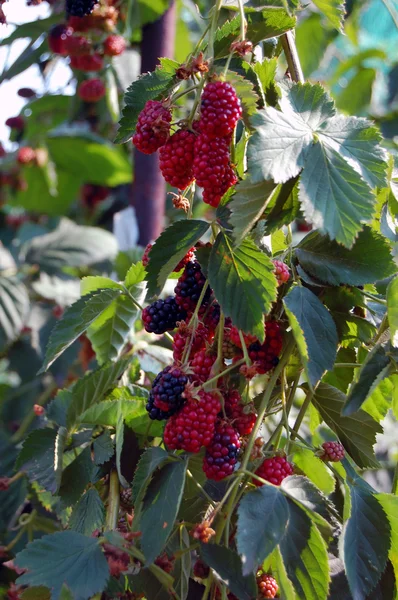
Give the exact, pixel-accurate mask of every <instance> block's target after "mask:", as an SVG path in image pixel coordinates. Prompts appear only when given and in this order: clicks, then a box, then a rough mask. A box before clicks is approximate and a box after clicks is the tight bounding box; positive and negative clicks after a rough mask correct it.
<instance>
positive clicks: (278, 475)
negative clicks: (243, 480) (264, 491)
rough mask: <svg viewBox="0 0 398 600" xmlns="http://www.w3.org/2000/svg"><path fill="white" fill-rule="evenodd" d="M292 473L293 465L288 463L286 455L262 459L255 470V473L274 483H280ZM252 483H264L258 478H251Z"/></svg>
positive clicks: (257, 484) (258, 484)
mask: <svg viewBox="0 0 398 600" xmlns="http://www.w3.org/2000/svg"><path fill="white" fill-rule="evenodd" d="M292 474H293V465H292V464H291V463H289V462H288V461H287V459H286V456H272V457H270V458H266V459H264V460H263V462H262V463H261V465H260V466H259V467H258V469H257V470H256V475H258V477H261V478H262V479H265V481H269V482H270V483H273V484H274V485H280V484H281V483H282V481H283V480H284V479H285V477H288V476H289V475H292ZM253 483H254V485H256V486H258V487H261V486H262V485H264V484H263V483H261V481H259V480H258V479H255V478H253Z"/></svg>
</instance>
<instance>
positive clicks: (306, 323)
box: [283, 286, 338, 386]
mask: <svg viewBox="0 0 398 600" xmlns="http://www.w3.org/2000/svg"><path fill="white" fill-rule="evenodd" d="M283 302H284V305H285V309H286V312H287V315H288V318H289V322H290V325H291V326H292V329H293V335H294V336H295V338H296V342H297V345H298V349H299V352H300V355H301V358H302V360H303V363H304V366H305V369H306V371H307V373H308V377H309V381H310V383H311V385H313V386H314V385H315V384H316V383H317V382H318V381H319V380H320V379H321V378H322V376H323V374H324V373H325V372H326V371H328V370H329V369H332V368H333V365H334V361H335V359H336V353H337V341H338V340H337V331H336V326H335V324H334V321H333V319H332V317H331V316H330V313H329V311H328V310H327V309H326V308H325V307H324V305H323V304H322V303H321V301H320V300H319V299H318V298H317V297H316V296H315V294H313V293H312V292H310V290H309V289H307V288H304V287H302V286H297V287H295V288H293V289H292V290H291V291H290V292H289V293H288V294H287V296H285V298H284V300H283Z"/></svg>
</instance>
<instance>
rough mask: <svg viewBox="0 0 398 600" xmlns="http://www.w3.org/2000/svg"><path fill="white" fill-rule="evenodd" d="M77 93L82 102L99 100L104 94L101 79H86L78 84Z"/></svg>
mask: <svg viewBox="0 0 398 600" xmlns="http://www.w3.org/2000/svg"><path fill="white" fill-rule="evenodd" d="M78 94H79V97H80V98H81V99H82V100H83V101H84V102H99V101H100V100H101V99H102V98H103V97H104V96H105V85H104V83H103V82H102V81H101V79H87V81H82V82H81V84H80V85H79V89H78Z"/></svg>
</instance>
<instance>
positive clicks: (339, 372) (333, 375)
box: [322, 313, 357, 394]
mask: <svg viewBox="0 0 398 600" xmlns="http://www.w3.org/2000/svg"><path fill="white" fill-rule="evenodd" d="M332 316H333V318H334V313H332ZM334 320H335V319H334ZM335 322H336V321H335ZM336 325H337V330H338V324H336ZM356 360H357V357H356V353H355V350H353V349H352V348H340V350H339V351H338V352H337V357H336V363H339V364H343V365H344V363H356ZM354 370H355V369H354V367H347V366H345V365H344V366H343V367H335V368H334V369H333V371H328V372H327V373H326V375H324V376H323V377H322V381H323V383H328V384H329V385H333V387H336V388H337V389H339V390H340V391H341V392H343V393H344V394H346V393H347V390H348V386H349V385H350V383H351V382H352V380H353V379H354Z"/></svg>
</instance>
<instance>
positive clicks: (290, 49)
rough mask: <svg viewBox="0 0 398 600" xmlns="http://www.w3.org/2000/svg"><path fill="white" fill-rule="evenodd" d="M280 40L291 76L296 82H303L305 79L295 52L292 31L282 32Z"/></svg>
mask: <svg viewBox="0 0 398 600" xmlns="http://www.w3.org/2000/svg"><path fill="white" fill-rule="evenodd" d="M281 41H282V47H283V51H284V53H285V57H286V62H287V66H288V68H289V73H290V76H291V78H292V79H293V81H296V82H297V83H304V81H305V80H304V75H303V70H302V68H301V65H300V59H299V56H298V53H297V48H296V43H295V41H294V34H293V32H292V31H287V32H286V33H284V34H283V35H282V36H281Z"/></svg>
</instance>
